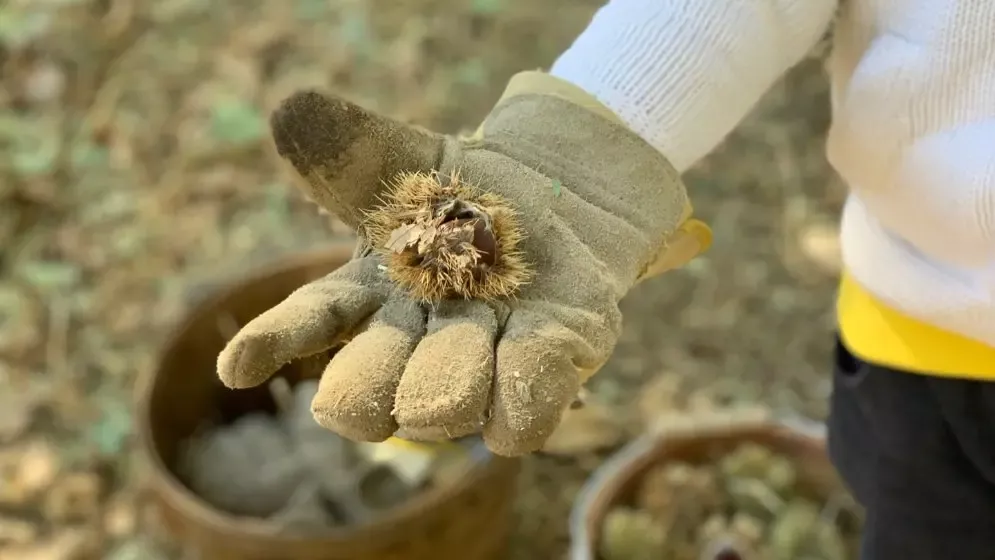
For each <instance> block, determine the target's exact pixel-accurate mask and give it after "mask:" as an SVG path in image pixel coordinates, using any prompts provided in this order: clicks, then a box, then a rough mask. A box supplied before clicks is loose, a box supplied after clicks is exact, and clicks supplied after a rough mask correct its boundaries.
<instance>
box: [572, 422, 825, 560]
mask: <svg viewBox="0 0 995 560" xmlns="http://www.w3.org/2000/svg"><path fill="white" fill-rule="evenodd" d="M730 418H731V420H730V421H725V420H723V418H721V417H719V418H717V419H716V420H717V421H715V422H710V423H709V424H708V425H707V426H702V427H700V428H696V427H694V426H689V427H687V428H686V429H685V428H678V429H675V430H665V431H661V432H658V433H651V434H646V435H644V436H641V437H640V438H637V439H636V440H634V441H632V442H631V443H630V444H628V445H627V446H625V447H624V448H622V449H621V450H620V451H618V452H617V453H616V454H615V455H614V456H612V457H611V458H610V459H609V460H608V461H606V462H605V463H604V464H602V465H601V466H600V467H599V468H598V470H597V471H595V472H594V474H593V475H592V476H591V478H590V479H589V480H588V482H587V483H586V484H585V485H584V488H583V489H581V492H580V494H579V496H578V498H577V501H576V502H575V504H574V507H573V510H572V512H571V515H570V539H571V544H570V560H597V558H598V552H597V551H598V547H599V545H600V542H599V539H600V532H601V526H602V522H603V521H604V519H605V516H606V515H607V514H608V512H609V511H610V510H611V508H612V507H613V506H614V505H616V504H617V503H619V502H621V501H623V500H624V499H625V498H627V497H628V496H629V495H630V494H631V493H632V492H633V491H634V490H635V487H636V485H637V484H638V483H639V481H640V480H641V479H642V478H643V475H644V474H645V473H646V472H647V471H648V470H649V469H651V468H653V467H655V466H658V465H661V464H664V463H668V462H677V461H681V462H688V463H696V462H700V461H704V460H707V459H708V458H709V457H715V456H716V455H717V454H723V453H726V452H730V451H732V450H733V449H735V448H736V447H738V446H739V445H741V444H743V443H746V442H753V443H758V444H761V445H763V446H765V447H768V448H770V449H771V450H773V451H774V452H776V453H780V454H783V455H786V456H788V457H791V458H793V459H794V460H795V462H796V464H797V465H798V466H799V477H800V482H801V486H802V488H803V490H805V491H806V492H807V493H811V494H813V495H819V496H824V495H828V494H830V493H832V492H834V491H837V490H838V489H839V488H840V487H841V486H840V481H839V478H838V477H837V475H836V472H835V471H834V470H833V467H832V465H831V464H830V462H829V460H828V458H827V456H826V448H825V436H824V433H825V431H824V427H823V426H822V425H821V424H816V423H812V422H809V421H805V420H798V419H791V420H787V419H780V420H772V419H769V418H767V417H764V416H760V417H756V416H755V415H750V418H755V419H746V420H743V421H737V420H735V419H734V418H736V416H735V415H733V416H731V417H730Z"/></svg>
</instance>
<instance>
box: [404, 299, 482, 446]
mask: <svg viewBox="0 0 995 560" xmlns="http://www.w3.org/2000/svg"><path fill="white" fill-rule="evenodd" d="M497 328H498V321H497V317H496V316H495V314H494V310H492V309H491V308H490V307H488V306H487V305H486V304H484V303H482V302H479V301H444V302H442V303H440V304H439V305H438V306H437V307H436V308H435V309H434V310H432V311H430V312H429V315H428V324H427V327H426V334H425V337H424V338H423V339H422V340H421V342H419V343H418V346H417V347H416V348H415V351H414V353H413V354H412V356H411V360H409V361H408V365H407V367H406V368H405V370H404V376H403V377H401V383H400V385H399V386H398V388H397V402H396V403H395V405H394V410H395V418H396V419H397V423H398V425H399V426H400V428H401V430H402V431H403V433H404V436H405V437H406V438H410V439H415V440H447V439H453V438H458V437H462V436H465V435H468V434H472V433H478V432H480V429H481V427H482V426H483V423H484V419H485V415H486V413H487V405H488V402H489V401H490V395H491V383H492V379H493V376H494V340H495V337H496V336H497Z"/></svg>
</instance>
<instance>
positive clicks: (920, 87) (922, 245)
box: [551, 0, 995, 346]
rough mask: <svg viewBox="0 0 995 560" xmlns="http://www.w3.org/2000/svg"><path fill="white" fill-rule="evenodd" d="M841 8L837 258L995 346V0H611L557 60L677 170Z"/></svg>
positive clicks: (911, 309)
mask: <svg viewBox="0 0 995 560" xmlns="http://www.w3.org/2000/svg"><path fill="white" fill-rule="evenodd" d="M837 9H839V14H838V19H837V22H836V27H835V31H834V39H833V42H834V47H833V53H832V55H831V57H830V62H829V69H830V79H831V82H832V103H833V124H832V127H831V129H830V133H829V140H828V156H829V160H830V162H831V163H832V164H833V166H834V167H835V168H836V170H837V171H838V172H839V173H840V175H841V176H842V177H843V178H844V179H845V180H846V181H847V183H848V184H849V186H850V187H851V192H852V194H851V196H850V198H849V200H848V202H847V204H846V207H845V209H844V213H843V223H842V243H843V258H844V263H845V265H846V267H847V269H848V270H849V271H850V273H851V274H852V275H853V276H854V278H855V279H856V280H857V281H858V282H860V284H862V285H863V286H864V288H865V289H867V290H869V291H870V292H871V293H873V294H874V295H876V296H877V297H878V298H879V299H881V300H882V301H884V302H885V303H887V304H889V305H891V306H892V307H895V308H897V309H899V310H901V311H904V312H905V313H906V314H908V315H911V316H913V317H916V318H918V319H920V320H923V321H926V322H928V323H931V324H934V325H936V326H938V327H941V328H945V329H947V330H949V331H953V332H956V333H959V334H962V335H965V336H968V337H970V338H974V339H976V340H980V341H982V342H985V343H987V344H989V345H992V346H995V238H993V234H995V1H988V0H843V1H842V2H841V3H840V5H838V2H837V0H612V1H611V2H610V3H609V4H607V5H606V6H605V7H604V8H602V9H601V10H600V11H599V12H598V13H597V15H596V16H595V17H594V20H593V21H592V22H591V25H590V26H589V27H588V28H587V30H586V31H584V33H583V34H582V35H581V36H580V37H579V38H578V39H577V40H576V42H575V43H574V44H573V46H572V47H571V48H570V49H569V50H567V51H566V52H565V53H564V54H563V55H562V56H561V57H560V58H559V60H557V61H556V63H555V65H554V66H553V68H552V70H551V72H552V73H553V74H554V75H556V76H559V77H561V78H563V79H566V80H568V81H571V82H573V83H575V84H577V85H579V86H580V87H582V88H584V89H585V90H587V91H588V92H590V93H591V94H593V95H594V96H595V97H597V98H598V99H600V100H601V101H602V102H603V103H604V104H605V105H607V106H608V107H609V108H611V109H613V110H614V111H615V112H616V113H618V115H619V116H620V117H621V118H622V119H623V120H625V121H626V122H627V123H628V124H629V125H630V126H631V127H632V128H633V129H634V130H635V131H636V132H637V133H638V134H640V135H641V136H642V137H643V138H645V139H646V140H647V141H648V142H649V143H650V144H652V145H653V146H655V147H656V148H657V149H659V150H660V151H661V152H662V153H663V154H665V155H666V156H667V157H668V158H669V159H670V160H671V161H672V162H673V163H674V165H675V166H676V167H677V168H678V169H679V170H681V171H684V170H686V169H687V168H688V167H690V166H691V165H692V164H693V163H694V162H696V161H697V160H698V159H700V158H701V157H702V156H704V155H705V154H706V153H708V152H709V151H710V150H711V149H712V148H714V147H715V146H716V145H717V144H718V143H719V142H721V141H722V139H723V138H724V137H725V136H726V135H727V134H728V133H729V132H730V131H731V130H732V129H733V128H734V127H735V126H736V125H737V124H738V123H739V121H740V120H741V119H742V118H743V117H744V116H745V115H746V113H747V112H748V111H749V110H750V109H751V108H752V107H753V106H754V104H755V103H756V102H757V100H758V99H759V98H760V97H761V95H762V94H763V93H764V92H765V91H766V90H767V89H768V88H769V87H770V86H771V85H772V84H773V82H774V81H775V80H777V79H778V78H779V77H780V76H781V74H783V73H784V72H785V71H786V70H787V69H788V68H790V67H791V66H793V65H794V64H796V63H797V62H799V61H800V60H801V59H802V58H803V57H804V55H805V54H806V53H807V51H809V49H810V48H811V47H812V46H814V44H815V43H816V42H817V41H818V40H819V38H820V37H821V36H822V35H823V33H824V32H825V30H826V29H827V27H828V26H829V25H830V22H831V21H832V19H833V16H834V14H835V13H836V12H837ZM692 198H693V193H692Z"/></svg>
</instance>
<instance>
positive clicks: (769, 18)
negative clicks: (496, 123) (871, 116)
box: [550, 0, 838, 172]
mask: <svg viewBox="0 0 995 560" xmlns="http://www.w3.org/2000/svg"><path fill="white" fill-rule="evenodd" d="M837 1H838V0H611V1H610V2H609V3H608V4H607V5H606V6H604V7H603V8H601V10H599V11H598V13H597V14H596V15H595V17H594V19H593V20H592V21H591V24H590V25H589V26H588V28H587V29H586V30H585V31H584V32H583V33H582V34H581V35H580V37H578V38H577V40H576V41H575V42H574V44H573V45H572V46H571V47H570V48H569V49H568V50H567V51H566V52H565V53H563V55H561V56H560V58H559V59H558V60H557V61H556V63H555V64H554V65H553V67H552V69H551V70H550V73H551V74H552V75H554V76H556V77H559V78H561V79H564V80H566V81H569V82H572V83H574V84H575V85H577V86H580V87H581V88H583V89H584V90H586V91H587V92H588V93H590V94H591V95H593V96H594V97H596V98H597V99H598V100H599V101H601V102H602V103H603V104H604V105H606V106H607V107H608V108H610V109H612V111H614V112H615V113H616V114H617V115H618V116H619V117H620V118H621V119H622V120H623V121H624V122H625V123H626V124H627V125H628V126H629V127H630V128H631V129H632V130H633V131H635V132H636V133H637V134H639V135H640V136H642V138H643V139H644V140H646V141H647V142H648V143H649V144H651V145H652V146H653V147H655V148H656V149H657V150H659V151H660V152H661V153H663V154H664V155H665V156H666V157H667V159H669V160H670V162H671V163H672V164H673V165H674V167H675V168H677V170H678V171H679V172H684V171H685V170H687V169H688V168H689V167H691V166H692V165H693V164H694V163H695V162H697V161H698V160H699V159H700V158H702V157H703V156H705V155H706V154H707V153H708V152H710V151H711V150H712V149H714V148H715V147H716V146H717V145H718V144H719V143H720V142H721V141H722V140H723V139H724V138H725V136H726V135H727V134H729V132H730V131H732V129H733V128H735V127H736V125H737V124H739V122H740V121H741V120H742V119H743V118H744V117H745V116H746V114H747V113H748V112H749V111H750V109H752V108H753V106H754V105H755V104H756V102H757V101H758V100H759V99H760V97H761V96H762V95H763V94H764V93H765V92H766V91H767V90H768V89H769V88H770V87H771V85H773V83H774V82H775V81H776V80H777V79H778V78H780V77H781V75H782V74H783V73H784V72H785V71H787V70H788V69H789V68H791V67H792V66H794V65H795V64H797V63H798V62H800V61H801V60H802V58H804V56H805V54H806V53H807V52H808V51H809V50H810V49H811V48H812V47H813V46H814V45H815V44H816V43H817V42H818V41H819V39H820V38H821V37H822V36H823V34H824V33H825V31H826V30H827V29H828V27H829V25H830V23H831V21H832V19H833V16H834V14H835V11H836V8H837Z"/></svg>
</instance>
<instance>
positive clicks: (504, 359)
mask: <svg viewBox="0 0 995 560" xmlns="http://www.w3.org/2000/svg"><path fill="white" fill-rule="evenodd" d="M586 346H587V345H586V343H585V342H584V341H583V339H581V338H580V337H579V336H578V335H577V334H576V333H575V332H574V331H572V330H570V329H568V328H566V327H565V326H563V324H561V323H559V322H556V321H552V320H550V319H549V318H548V316H547V315H545V314H542V313H537V312H535V311H533V310H529V309H518V310H515V311H513V312H512V314H511V315H510V316H509V318H508V322H507V324H506V325H505V331H504V334H503V335H502V337H501V340H500V342H499V343H498V347H497V367H496V371H495V378H494V388H493V395H492V399H491V414H490V418H489V419H488V421H487V424H486V425H485V426H484V442H485V443H486V444H487V447H488V448H489V449H490V450H491V451H492V452H494V453H496V454H498V455H506V456H517V455H523V454H526V453H530V452H532V451H537V450H539V449H540V448H541V447H542V445H543V443H544V442H545V441H546V439H547V438H548V437H549V436H550V434H552V433H553V430H554V429H555V428H556V426H557V425H558V424H559V423H560V419H561V418H562V416H563V412H564V410H565V409H566V408H567V407H569V406H570V405H571V403H572V402H573V400H574V398H575V397H576V396H577V392H578V391H579V390H580V379H579V377H578V368H577V366H575V365H574V361H573V356H576V355H579V353H580V352H581V351H582V350H581V348H583V347H586Z"/></svg>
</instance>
